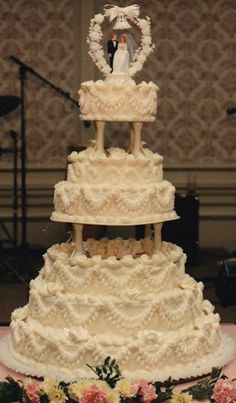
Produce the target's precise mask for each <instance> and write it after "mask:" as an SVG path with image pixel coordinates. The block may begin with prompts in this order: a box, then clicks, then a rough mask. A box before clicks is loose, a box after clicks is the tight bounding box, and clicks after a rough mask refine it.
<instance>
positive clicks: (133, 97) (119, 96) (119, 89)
mask: <svg viewBox="0 0 236 403" xmlns="http://www.w3.org/2000/svg"><path fill="white" fill-rule="evenodd" d="M157 91H158V87H157V86H156V85H155V84H154V83H153V82H149V83H146V82H145V81H142V82H141V83H140V84H136V83H135V82H134V81H133V80H131V79H130V80H123V79H119V77H112V76H110V78H109V79H107V80H105V81H102V80H98V81H95V82H94V81H86V82H84V83H82V84H81V89H80V90H79V104H80V111H81V115H80V117H81V119H82V120H100V121H124V122H152V121H154V120H155V115H156V108H157Z"/></svg>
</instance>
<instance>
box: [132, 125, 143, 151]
mask: <svg viewBox="0 0 236 403" xmlns="http://www.w3.org/2000/svg"><path fill="white" fill-rule="evenodd" d="M142 127H143V123H142V122H134V123H133V129H132V131H131V147H132V153H133V154H134V156H135V157H137V156H138V155H139V154H140V152H141V150H142V143H141V130H142Z"/></svg>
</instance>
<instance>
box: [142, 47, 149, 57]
mask: <svg viewBox="0 0 236 403" xmlns="http://www.w3.org/2000/svg"><path fill="white" fill-rule="evenodd" d="M150 53H151V48H150V47H149V46H144V47H143V54H144V55H146V56H148V55H150Z"/></svg>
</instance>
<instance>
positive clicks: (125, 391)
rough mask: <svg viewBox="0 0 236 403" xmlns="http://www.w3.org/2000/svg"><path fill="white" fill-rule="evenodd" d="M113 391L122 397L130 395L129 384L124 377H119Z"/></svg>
mask: <svg viewBox="0 0 236 403" xmlns="http://www.w3.org/2000/svg"><path fill="white" fill-rule="evenodd" d="M115 391H116V392H118V393H119V394H120V395H122V396H124V397H132V393H131V385H130V383H129V382H128V381H126V380H125V379H120V380H119V381H118V382H117V384H116V387H115Z"/></svg>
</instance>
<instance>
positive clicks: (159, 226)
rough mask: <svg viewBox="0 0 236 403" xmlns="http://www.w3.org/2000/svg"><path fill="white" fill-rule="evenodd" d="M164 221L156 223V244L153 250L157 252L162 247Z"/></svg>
mask: <svg viewBox="0 0 236 403" xmlns="http://www.w3.org/2000/svg"><path fill="white" fill-rule="evenodd" d="M162 225H163V223H162V222H161V223H158V224H154V245H153V252H157V251H159V250H160V249H161V229H162Z"/></svg>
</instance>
